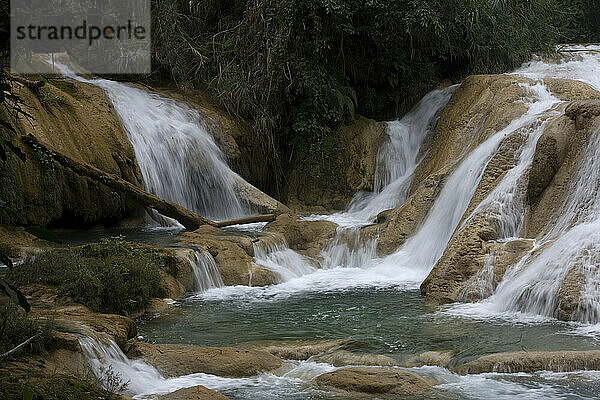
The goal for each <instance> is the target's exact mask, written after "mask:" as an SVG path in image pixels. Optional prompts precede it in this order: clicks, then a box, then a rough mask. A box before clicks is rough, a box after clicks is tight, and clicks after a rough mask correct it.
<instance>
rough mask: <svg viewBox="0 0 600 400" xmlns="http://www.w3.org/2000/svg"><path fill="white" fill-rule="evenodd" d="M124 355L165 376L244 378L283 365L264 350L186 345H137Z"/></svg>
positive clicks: (134, 344) (132, 346)
mask: <svg viewBox="0 0 600 400" xmlns="http://www.w3.org/2000/svg"><path fill="white" fill-rule="evenodd" d="M127 356H128V357H130V358H142V359H143V360H144V361H145V362H147V363H148V364H150V365H153V366H154V367H155V368H156V369H158V370H159V371H160V372H161V373H162V374H163V375H165V376H166V377H175V376H181V375H188V374H195V373H205V374H212V375H218V376H225V377H230V378H243V377H247V376H253V375H257V374H259V373H262V372H268V371H272V370H275V369H277V368H279V367H281V365H282V361H281V359H279V358H277V357H275V356H273V355H272V354H270V353H268V352H266V351H259V350H243V349H236V348H233V347H198V346H192V345H185V344H157V345H153V344H149V343H141V342H136V343H133V344H132V345H131V347H130V348H129V350H128V352H127Z"/></svg>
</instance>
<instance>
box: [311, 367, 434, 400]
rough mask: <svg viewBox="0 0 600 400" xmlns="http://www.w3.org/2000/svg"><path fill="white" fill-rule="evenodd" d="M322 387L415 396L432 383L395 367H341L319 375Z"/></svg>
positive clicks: (430, 386)
mask: <svg viewBox="0 0 600 400" xmlns="http://www.w3.org/2000/svg"><path fill="white" fill-rule="evenodd" d="M316 382H317V384H318V385H319V386H322V387H333V388H337V389H342V390H345V391H348V392H359V393H368V394H374V395H387V396H415V395H423V394H425V393H428V392H430V391H432V390H433V389H432V386H433V383H432V382H430V381H427V380H425V379H423V378H421V377H420V376H417V375H414V374H411V373H410V372H406V371H403V370H400V369H396V368H341V369H338V370H336V371H333V372H329V373H327V374H323V375H320V376H319V377H317V380H316Z"/></svg>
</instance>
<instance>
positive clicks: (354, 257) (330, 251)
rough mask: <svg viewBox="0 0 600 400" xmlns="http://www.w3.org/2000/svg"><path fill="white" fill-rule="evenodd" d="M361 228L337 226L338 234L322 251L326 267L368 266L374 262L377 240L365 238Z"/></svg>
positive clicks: (322, 263)
mask: <svg viewBox="0 0 600 400" xmlns="http://www.w3.org/2000/svg"><path fill="white" fill-rule="evenodd" d="M360 228H361V227H360V226H358V227H350V228H343V227H338V228H337V232H336V236H335V237H334V238H333V239H332V240H331V241H330V242H329V243H327V245H326V246H325V248H324V249H323V252H322V253H321V256H322V257H323V260H322V262H321V265H322V267H323V268H324V269H330V268H367V267H369V266H371V265H372V264H373V260H375V259H376V258H377V240H376V239H369V240H363V239H362V238H361V234H360Z"/></svg>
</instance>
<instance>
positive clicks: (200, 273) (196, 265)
mask: <svg viewBox="0 0 600 400" xmlns="http://www.w3.org/2000/svg"><path fill="white" fill-rule="evenodd" d="M188 262H189V263H190V266H191V267H192V272H193V274H194V291H196V292H204V291H206V290H208V289H213V288H219V287H223V286H225V284H224V283H223V279H222V278H221V273H220V272H219V268H218V267H217V263H216V262H215V259H214V258H213V256H212V255H211V254H210V253H209V252H208V251H200V250H193V253H192V255H191V256H190V257H188Z"/></svg>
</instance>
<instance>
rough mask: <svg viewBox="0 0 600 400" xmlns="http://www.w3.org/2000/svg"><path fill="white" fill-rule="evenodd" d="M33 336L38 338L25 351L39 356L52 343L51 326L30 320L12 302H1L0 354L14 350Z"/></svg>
mask: <svg viewBox="0 0 600 400" xmlns="http://www.w3.org/2000/svg"><path fill="white" fill-rule="evenodd" d="M36 335H38V336H36ZM33 336H36V337H35V339H34V340H32V341H31V342H30V343H29V344H28V345H27V346H25V347H24V348H23V351H25V352H28V353H31V354H39V353H42V352H43V351H45V350H47V348H48V346H49V344H50V342H51V341H52V329H51V324H50V323H45V324H41V323H40V322H38V321H36V320H34V319H32V318H29V317H28V316H27V314H26V313H25V311H23V310H22V309H21V308H19V307H18V306H17V305H16V304H15V303H13V302H12V301H8V300H2V301H0V354H4V353H6V352H8V351H10V350H12V349H14V348H15V347H17V346H18V345H20V344H21V343H23V342H25V341H26V340H27V339H29V338H31V337H33ZM15 354H16V353H15Z"/></svg>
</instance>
